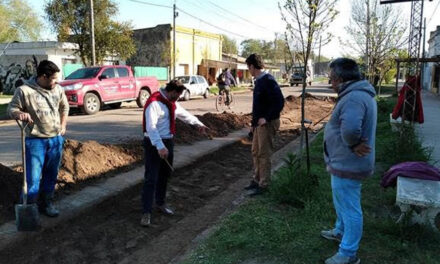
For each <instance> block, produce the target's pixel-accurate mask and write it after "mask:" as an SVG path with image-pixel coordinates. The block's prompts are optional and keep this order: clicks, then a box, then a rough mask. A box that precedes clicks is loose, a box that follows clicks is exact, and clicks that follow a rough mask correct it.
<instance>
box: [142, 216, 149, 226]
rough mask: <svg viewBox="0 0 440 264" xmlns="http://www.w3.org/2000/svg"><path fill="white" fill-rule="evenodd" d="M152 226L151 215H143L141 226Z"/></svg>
mask: <svg viewBox="0 0 440 264" xmlns="http://www.w3.org/2000/svg"><path fill="white" fill-rule="evenodd" d="M150 225H151V214H143V215H142V218H141V226H150Z"/></svg>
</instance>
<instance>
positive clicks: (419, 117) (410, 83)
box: [392, 76, 425, 124]
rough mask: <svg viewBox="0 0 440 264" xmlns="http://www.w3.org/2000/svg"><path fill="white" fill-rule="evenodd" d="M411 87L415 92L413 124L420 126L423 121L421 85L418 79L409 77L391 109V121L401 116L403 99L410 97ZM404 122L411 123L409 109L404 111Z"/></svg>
mask: <svg viewBox="0 0 440 264" xmlns="http://www.w3.org/2000/svg"><path fill="white" fill-rule="evenodd" d="M411 87H413V88H414V89H415V90H416V108H415V113H414V120H412V121H415V122H419V123H420V124H422V123H423V122H424V121H425V119H424V116H423V106H422V97H421V92H420V91H421V85H420V77H419V76H418V77H416V76H411V77H409V78H408V80H407V81H406V82H405V83H404V84H403V87H402V89H401V90H400V94H399V99H398V101H397V104H396V106H395V107H394V109H393V114H392V117H393V119H397V118H398V117H399V116H402V115H403V113H402V112H403V104H404V102H405V98H406V97H408V96H410V94H409V93H410V92H411V90H410V88H411ZM405 112H406V115H405V120H407V121H411V119H412V116H411V115H410V111H409V109H406V111H405Z"/></svg>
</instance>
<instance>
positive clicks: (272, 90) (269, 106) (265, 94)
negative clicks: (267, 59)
mask: <svg viewBox="0 0 440 264" xmlns="http://www.w3.org/2000/svg"><path fill="white" fill-rule="evenodd" d="M283 107H284V96H283V93H282V92H281V89H280V86H279V85H278V83H277V82H276V81H275V78H274V77H273V76H272V75H270V74H268V73H262V74H261V75H260V76H258V77H257V79H256V80H255V87H254V96H253V101H252V126H253V127H256V126H258V119H260V118H264V119H266V122H270V121H272V120H275V119H278V118H280V113H281V110H283Z"/></svg>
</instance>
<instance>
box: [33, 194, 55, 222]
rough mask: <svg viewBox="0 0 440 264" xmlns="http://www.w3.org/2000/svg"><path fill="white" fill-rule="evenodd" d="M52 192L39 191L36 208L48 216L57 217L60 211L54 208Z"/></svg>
mask: <svg viewBox="0 0 440 264" xmlns="http://www.w3.org/2000/svg"><path fill="white" fill-rule="evenodd" d="M53 196H54V195H53V193H41V194H40V199H39V203H38V210H39V211H40V213H42V214H45V215H47V216H49V217H57V216H58V215H59V214H60V212H59V211H58V209H56V208H55V206H54V204H53Z"/></svg>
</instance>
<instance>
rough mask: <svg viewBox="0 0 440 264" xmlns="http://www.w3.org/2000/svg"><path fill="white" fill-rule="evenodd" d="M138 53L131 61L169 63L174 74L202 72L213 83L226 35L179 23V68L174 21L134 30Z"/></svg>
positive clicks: (199, 73)
mask: <svg viewBox="0 0 440 264" xmlns="http://www.w3.org/2000/svg"><path fill="white" fill-rule="evenodd" d="M133 39H134V42H135V45H136V53H135V54H134V55H133V56H132V57H131V58H130V59H128V60H127V64H129V65H137V66H155V67H168V68H169V73H170V74H169V75H170V76H181V75H195V74H197V75H202V76H204V77H205V78H206V79H207V80H208V81H209V82H210V83H212V81H213V80H215V76H216V75H218V72H219V70H220V69H221V68H224V67H227V63H225V62H223V61H222V36H221V35H219V34H213V33H209V32H204V31H201V30H198V29H191V28H186V27H181V26H176V43H175V44H176V59H175V60H176V67H175V69H176V72H175V75H174V72H173V71H174V65H173V44H174V43H173V41H174V40H173V30H172V26H171V25H170V24H164V25H157V26H155V27H152V28H143V29H136V30H134V31H133Z"/></svg>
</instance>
